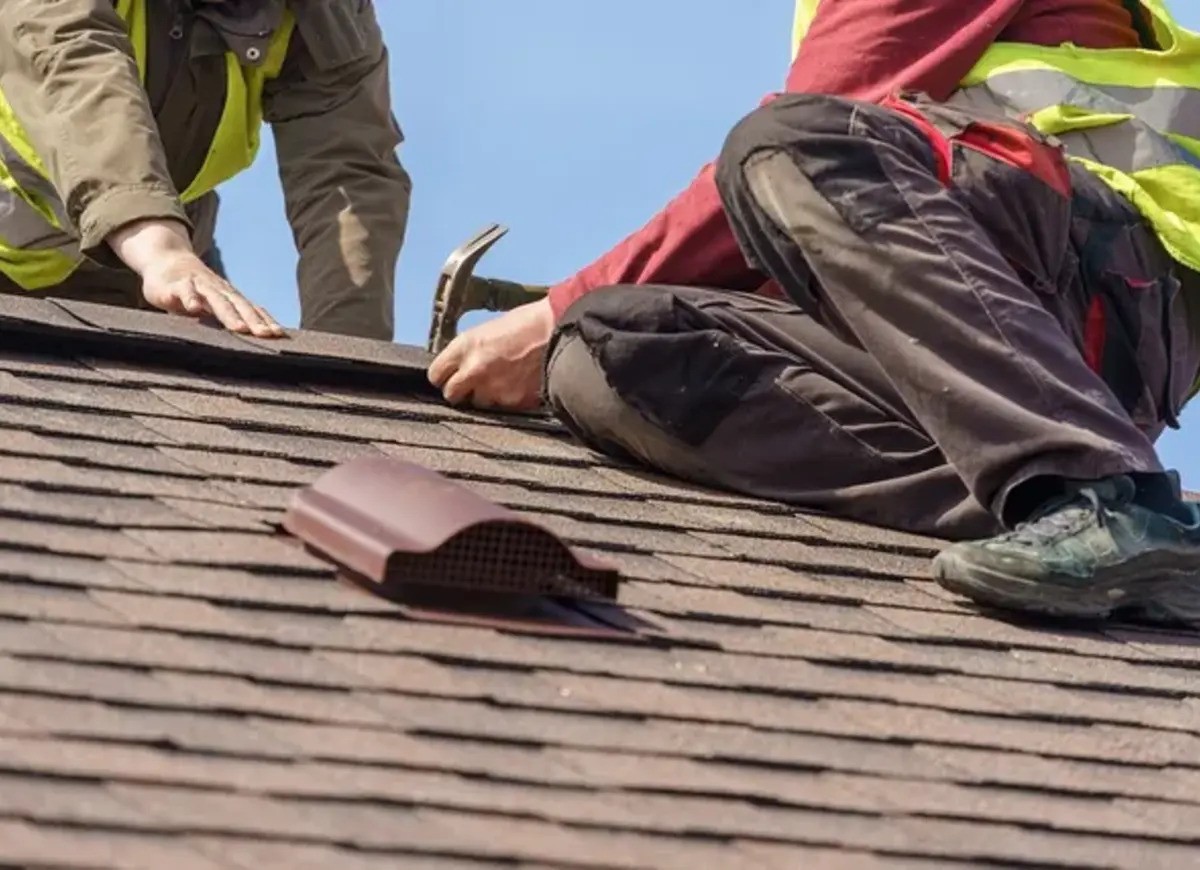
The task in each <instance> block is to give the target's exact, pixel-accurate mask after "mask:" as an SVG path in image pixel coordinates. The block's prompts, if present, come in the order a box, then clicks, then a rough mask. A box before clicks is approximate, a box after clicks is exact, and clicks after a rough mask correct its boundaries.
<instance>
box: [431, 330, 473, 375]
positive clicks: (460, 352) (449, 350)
mask: <svg viewBox="0 0 1200 870" xmlns="http://www.w3.org/2000/svg"><path fill="white" fill-rule="evenodd" d="M468 341H469V339H468V338H467V337H466V336H464V335H460V336H459V337H458V338H456V339H454V340H453V341H452V342H450V343H449V344H448V345H446V347H445V348H444V349H443V350H442V352H441V353H439V354H438V355H437V356H436V357H434V360H433V362H431V363H430V364H429V371H428V372H427V373H426V374H427V376H428V377H429V383H431V384H433V385H434V386H435V387H439V388H440V387H443V386H445V385H446V382H447V381H448V380H449V379H450V377H451V376H452V375H454V374H455V373H456V372H457V371H459V369H460V368H462V360H463V357H464V356H466V350H467V342H468Z"/></svg>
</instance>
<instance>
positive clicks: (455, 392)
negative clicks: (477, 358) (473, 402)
mask: <svg viewBox="0 0 1200 870" xmlns="http://www.w3.org/2000/svg"><path fill="white" fill-rule="evenodd" d="M476 385H477V374H476V372H475V371H473V370H472V369H469V368H467V367H465V366H464V367H463V368H460V369H458V370H457V371H456V372H455V373H454V374H453V375H452V376H451V377H450V378H449V380H447V381H446V383H445V384H444V385H442V396H444V397H445V399H446V401H447V402H449V403H450V404H451V405H461V404H463V403H464V402H466V401H467V400H468V399H471V398H472V394H473V393H474V392H475V387H476Z"/></svg>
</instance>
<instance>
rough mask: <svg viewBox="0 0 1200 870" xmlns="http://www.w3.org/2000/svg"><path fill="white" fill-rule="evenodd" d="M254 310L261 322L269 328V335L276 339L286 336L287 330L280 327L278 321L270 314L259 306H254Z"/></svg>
mask: <svg viewBox="0 0 1200 870" xmlns="http://www.w3.org/2000/svg"><path fill="white" fill-rule="evenodd" d="M254 310H255V311H257V312H258V316H259V317H261V318H262V320H263V322H264V323H266V324H267V325H268V326H269V327H270V328H271V333H272V334H273V335H274V336H276V337H282V336H284V335H287V330H285V329H284V328H283V327H282V326H280V324H279V321H278V320H276V319H275V318H274V317H272V316H271V312H270V311H267V309H265V308H263V307H262V306H261V305H255V306H254Z"/></svg>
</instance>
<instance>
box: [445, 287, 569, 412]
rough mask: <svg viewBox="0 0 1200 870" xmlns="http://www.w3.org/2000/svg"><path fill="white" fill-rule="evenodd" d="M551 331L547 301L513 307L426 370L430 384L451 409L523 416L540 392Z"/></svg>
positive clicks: (469, 333) (454, 343)
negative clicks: (469, 407)
mask: <svg viewBox="0 0 1200 870" xmlns="http://www.w3.org/2000/svg"><path fill="white" fill-rule="evenodd" d="M553 332H554V311H553V309H551V308H550V302H549V300H547V299H539V300H538V301H537V302H530V303H528V304H526V305H522V306H520V307H519V308H514V309H513V310H512V311H509V312H507V313H505V314H502V315H501V316H500V317H497V318H495V319H494V320H489V321H488V322H486V323H483V324H480V325H479V326H476V327H475V328H474V329H469V330H467V331H466V332H464V333H463V334H462V335H460V336H458V337H457V338H456V339H454V341H452V342H450V344H449V345H447V346H446V349H445V350H443V351H442V352H441V353H440V354H438V356H437V359H435V360H434V361H433V364H432V365H430V366H429V380H430V382H431V383H432V384H433V385H434V386H435V387H438V388H439V389H440V390H441V391H442V395H443V396H445V397H446V401H448V402H450V403H451V404H453V405H457V404H463V403H468V402H469V403H470V404H472V405H474V406H475V407H477V408H495V409H497V410H508V411H525V410H529V409H531V408H536V407H537V405H538V402H539V401H540V397H541V391H542V365H543V357H544V356H545V353H546V345H547V344H549V343H550V335H551V333H553Z"/></svg>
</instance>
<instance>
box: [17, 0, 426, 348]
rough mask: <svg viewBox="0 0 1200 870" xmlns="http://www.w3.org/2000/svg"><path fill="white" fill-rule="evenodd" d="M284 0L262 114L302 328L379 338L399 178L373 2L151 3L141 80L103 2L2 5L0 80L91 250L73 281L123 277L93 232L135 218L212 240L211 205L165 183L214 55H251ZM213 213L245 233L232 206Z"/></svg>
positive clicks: (183, 177) (214, 86) (402, 188)
mask: <svg viewBox="0 0 1200 870" xmlns="http://www.w3.org/2000/svg"><path fill="white" fill-rule="evenodd" d="M285 2H286V4H287V6H288V7H289V8H290V9H291V11H292V12H293V13H294V15H295V17H296V33H295V35H294V36H293V38H292V42H291V45H290V48H289V52H288V56H287V59H286V61H285V63H284V66H283V69H282V72H281V74H280V76H279V78H277V79H274V80H272V81H270V82H268V84H267V87H266V90H265V92H264V95H263V109H264V117H265V119H266V121H267V122H268V123H269V124H270V125H271V127H272V130H273V132H274V138H275V147H276V155H277V158H278V163H279V175H280V178H281V180H282V183H283V191H284V199H285V202H286V209H287V217H288V221H289V223H290V224H291V228H292V232H293V235H294V238H295V242H296V247H297V250H298V251H299V255H300V257H299V269H298V278H299V285H300V299H301V320H302V325H303V326H304V327H307V328H312V329H320V330H325V331H330V332H341V333H346V334H355V335H363V336H369V337H374V338H391V337H392V331H393V323H392V321H393V313H392V310H393V283H394V275H395V265H396V259H397V257H398V255H399V251H400V246H401V244H402V242H403V237H404V231H405V225H406V222H407V217H408V209H409V195H410V190H411V183H410V181H409V177H408V175H407V173H406V172H405V171H404V169H403V167H402V166H401V165H400V162H399V160H398V159H397V157H396V147H397V146H398V145H399V144H400V142H401V141H402V138H403V137H402V134H401V132H400V129H399V127H398V125H397V124H396V122H395V119H394V117H393V115H392V109H391V97H390V89H389V84H388V71H387V50H386V48H385V46H384V42H383V36H382V34H381V32H380V29H379V23H378V21H377V20H376V17H375V10H374V6H373V4H372V2H371V0H220V2H213V0H191V2H188V0H149V2H147V4H146V7H147V15H148V20H147V49H146V50H147V58H146V82H145V86H143V85H142V83H141V82H140V80H139V76H138V71H137V68H136V65H135V63H134V61H133V53H132V52H133V50H132V46H131V44H130V41H129V38H128V33H127V30H126V26H125V24H124V23H123V22H122V21H121V19H120V18H119V17H118V16H117V14H116V12H115V9H114V5H113V0H4V3H3V5H4V13H3V15H0V90H2V91H3V93H4V95H5V96H6V97H7V99H8V101H9V103H10V105H11V106H12V108H13V112H14V113H15V115H16V116H17V117H18V119H19V120H20V121H21V122H22V124H23V125H24V126H25V128H26V130H27V131H28V133H29V136H30V139H31V141H32V142H33V144H34V146H35V147H36V149H37V151H38V153H39V155H40V156H41V157H42V159H43V160H44V162H45V164H46V167H47V169H48V171H49V173H50V178H51V180H52V182H53V183H54V185H55V187H56V188H57V190H58V192H59V194H60V196H61V197H62V200H63V202H64V203H65V204H66V207H67V214H68V216H69V218H70V220H71V222H72V223H73V224H74V229H75V230H76V232H77V233H78V235H79V238H80V243H81V246H82V248H83V250H84V252H85V254H87V255H88V256H89V260H90V262H89V264H88V268H86V269H84V270H82V271H81V273H79V274H77V275H76V276H73V278H72V279H71V282H72V283H73V284H79V285H88V286H90V287H95V288H96V289H97V290H108V289H113V287H115V286H117V285H120V284H121V283H122V282H124V283H125V284H126V285H128V284H129V283H130V279H131V278H132V277H133V276H131V275H129V273H127V272H126V273H125V274H124V275H121V274H120V271H121V270H120V269H115V268H112V267H114V266H118V265H119V264H118V263H116V262H115V259H114V258H113V257H112V255H111V251H109V250H108V249H107V246H106V245H105V244H104V240H105V238H106V237H107V236H108V235H109V234H110V233H112V232H113V231H114V230H116V229H118V228H119V227H121V226H123V225H125V224H128V223H130V222H133V221H136V220H143V219H152V218H173V219H176V220H181V221H185V222H187V223H188V224H189V225H190V226H192V228H193V233H194V239H195V242H196V246H197V248H198V249H200V250H204V249H205V248H206V246H207V245H208V244H210V243H211V233H212V222H213V220H214V218H215V204H216V199H215V197H205V198H203V199H202V200H200V201H199V202H198V203H194V204H193V206H192V207H191V208H188V209H186V210H185V209H184V208H183V206H181V204H180V201H179V191H180V190H183V189H184V188H186V187H187V186H188V185H189V183H190V182H191V180H192V178H194V177H195V175H196V173H197V172H198V171H199V169H200V167H201V165H202V164H203V162H204V159H205V155H206V153H207V149H208V145H209V143H210V142H211V141H212V139H213V134H214V131H215V130H216V127H217V124H218V122H219V120H220V116H221V112H222V109H223V106H224V97H225V92H226V90H225V89H226V66H225V62H224V54H225V52H226V51H229V50H232V51H235V52H237V53H238V54H239V55H240V56H242V57H243V59H248V58H254V57H260V56H263V55H265V50H266V46H267V44H268V43H269V41H270V37H271V33H272V32H273V30H274V28H275V27H277V26H278V24H279V22H280V21H281V20H282V14H283V7H284V3H285ZM191 7H195V11H194V12H189V9H190V8H191ZM222 221H223V222H224V223H226V224H228V225H230V226H232V227H234V228H235V229H236V231H237V232H241V233H252V232H253V228H252V227H249V226H239V225H238V215H236V214H225V215H224V216H223V217H222ZM279 280H280V281H283V280H285V279H284V277H283V276H282V275H281V276H280V277H279ZM105 284H108V285H110V286H104V285H105ZM134 284H135V285H136V282H134ZM60 289H63V290H67V291H72V290H73V291H75V292H68V293H64V294H62V295H75V296H81V297H85V298H86V296H87V292H86V289H84V290H82V291H80V288H79V287H75V288H70V287H64V288H60ZM242 289H244V290H245V291H246V292H247V293H249V294H250V295H251V296H253V295H255V290H256V288H254V287H245V288H242Z"/></svg>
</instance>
